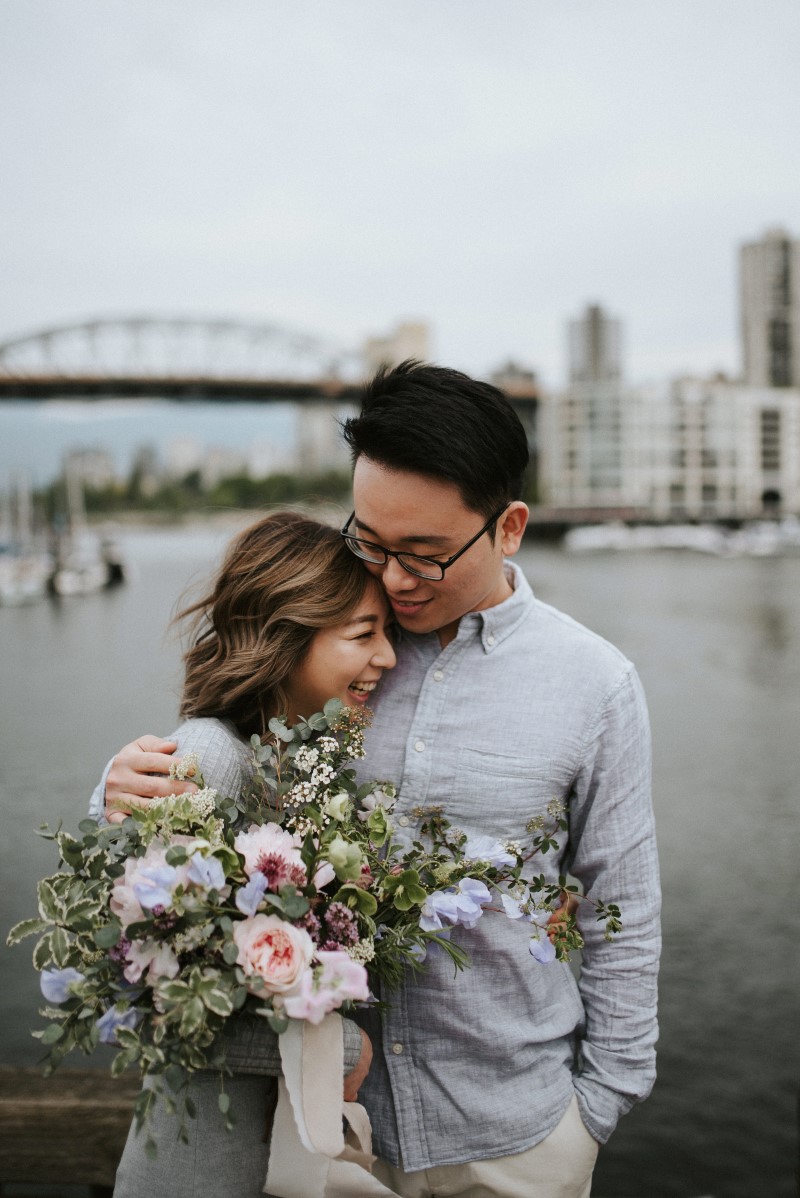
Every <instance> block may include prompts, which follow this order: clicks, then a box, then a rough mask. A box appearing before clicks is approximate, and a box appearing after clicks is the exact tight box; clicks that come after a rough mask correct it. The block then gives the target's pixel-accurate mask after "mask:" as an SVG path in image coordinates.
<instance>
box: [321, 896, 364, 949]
mask: <svg viewBox="0 0 800 1198" xmlns="http://www.w3.org/2000/svg"><path fill="white" fill-rule="evenodd" d="M324 920H325V927H326V928H327V931H328V934H329V936H330V938H331V940H333V941H335V942H336V947H337V948H339V947H341V946H342V945H345V946H347V945H349V944H356V943H358V926H357V924H356V917H355V915H354V914H353V912H352V911H351V910H350V908H349V907H346V906H345V905H344V903H331V905H330V907H328V910H327V911H326V912H325V915H324Z"/></svg>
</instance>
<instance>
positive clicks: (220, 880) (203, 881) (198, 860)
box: [140, 853, 225, 901]
mask: <svg viewBox="0 0 800 1198" xmlns="http://www.w3.org/2000/svg"><path fill="white" fill-rule="evenodd" d="M191 860H192V864H191V865H190V866H189V874H188V877H189V881H190V882H195V883H196V884H197V885H198V886H202V887H203V888H204V889H205V890H221V889H222V887H223V886H224V885H225V870H224V869H223V868H222V862H221V861H220V860H219V859H218V858H217V857H204V856H203V854H202V853H192V859H191ZM140 901H141V900H140Z"/></svg>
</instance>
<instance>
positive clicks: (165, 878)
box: [133, 865, 178, 911]
mask: <svg viewBox="0 0 800 1198" xmlns="http://www.w3.org/2000/svg"><path fill="white" fill-rule="evenodd" d="M177 880H178V871H177V870H176V869H175V867H174V866H173V865H151V866H150V867H149V868H147V869H140V870H139V881H138V882H134V884H133V893H134V894H135V895H136V898H137V901H138V903H139V905H140V906H141V907H143V908H145V909H146V910H148V911H152V910H153V908H154V907H169V906H170V905H171V903H172V890H173V887H174V886H175V884H176V882H177Z"/></svg>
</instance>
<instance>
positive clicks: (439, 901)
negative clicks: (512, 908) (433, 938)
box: [419, 878, 491, 932]
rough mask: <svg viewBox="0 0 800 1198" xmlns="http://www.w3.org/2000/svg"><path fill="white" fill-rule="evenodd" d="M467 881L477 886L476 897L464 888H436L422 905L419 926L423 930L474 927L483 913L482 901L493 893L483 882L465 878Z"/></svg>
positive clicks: (486, 899)
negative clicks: (459, 926)
mask: <svg viewBox="0 0 800 1198" xmlns="http://www.w3.org/2000/svg"><path fill="white" fill-rule="evenodd" d="M464 881H465V882H467V883H468V884H472V885H473V886H475V887H476V897H475V898H473V897H472V895H471V894H469V893H465V892H464V891H463V890H455V889H452V888H451V889H449V890H434V892H433V894H430V895H428V898H427V899H426V900H425V903H424V904H423V907H422V915H421V917H420V921H419V926H420V927H421V928H422V930H423V932H438V931H440V930H441V929H442V928H444V927H445V926H446V925H449V926H450V927H456V926H457V925H459V924H460V925H461V927H464V928H474V927H475V924H476V923H477V922H478V920H479V919H480V917H481V916H482V915H483V909H482V907H481V903H482V902H489V900H490V898H491V895H490V894H489V891H488V889H487V888H486V886H484V884H483V883H482V882H476V880H475V879H474V878H465V879H464Z"/></svg>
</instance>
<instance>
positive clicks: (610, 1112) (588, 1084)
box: [575, 1077, 635, 1144]
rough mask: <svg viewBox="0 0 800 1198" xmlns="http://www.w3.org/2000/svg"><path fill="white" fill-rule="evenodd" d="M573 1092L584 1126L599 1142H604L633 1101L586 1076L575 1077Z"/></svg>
mask: <svg viewBox="0 0 800 1198" xmlns="http://www.w3.org/2000/svg"><path fill="white" fill-rule="evenodd" d="M575 1094H576V1096H577V1099H578V1107H579V1109H580V1113H581V1119H582V1120H583V1124H584V1127H585V1128H586V1130H587V1131H588V1132H589V1134H590V1135H591V1136H593V1137H594V1139H595V1140H597V1142H598V1143H599V1144H605V1142H606V1140H608V1139H609V1138H610V1136H611V1133H612V1132H613V1131H614V1128H615V1127H616V1126H617V1123H618V1122H619V1120H620V1119H621V1118H622V1116H623V1115H626V1114H627V1113H628V1111H629V1110H630V1109H631V1107H632V1106H633V1105H634V1102H635V1099H632V1098H628V1097H627V1096H625V1095H623V1094H620V1093H619V1092H618V1091H617V1090H610V1089H609V1088H608V1086H604V1085H601V1084H600V1082H596V1081H592V1079H591V1078H588V1077H576V1078H575Z"/></svg>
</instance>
